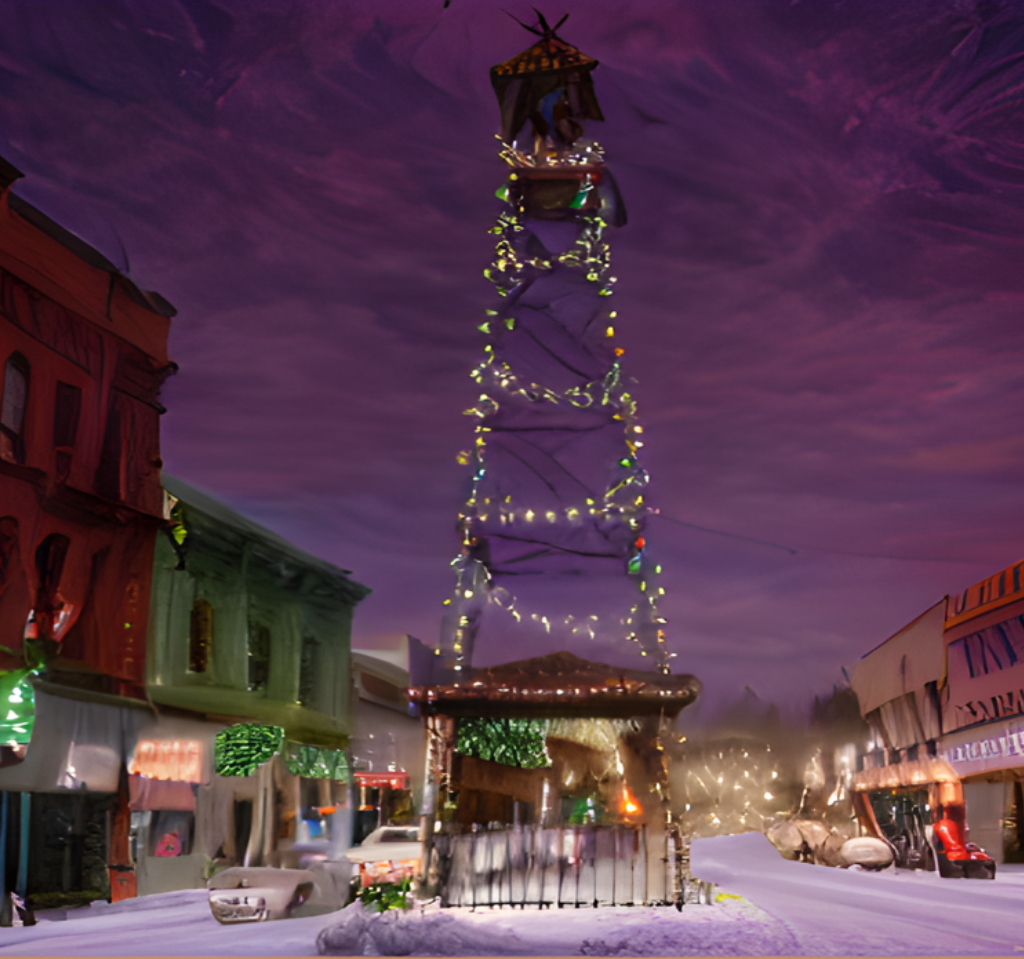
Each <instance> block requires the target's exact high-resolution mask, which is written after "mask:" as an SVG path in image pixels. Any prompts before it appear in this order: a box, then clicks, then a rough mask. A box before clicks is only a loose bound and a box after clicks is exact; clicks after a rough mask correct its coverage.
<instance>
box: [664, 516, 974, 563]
mask: <svg viewBox="0 0 1024 959" xmlns="http://www.w3.org/2000/svg"><path fill="white" fill-rule="evenodd" d="M652 515H653V516H655V517H656V518H658V519H664V520H668V522H670V523H675V524H676V525H678V526H686V527H688V528H689V529H697V530H700V531H701V532H702V533H711V534H712V535H714V536H725V537H728V538H729V539H739V540H743V541H744V542H745V543H756V544H757V545H758V546H767V547H769V548H771V549H781V550H782V551H783V552H786V553H789V554H790V555H791V556H797V555H798V554H800V553H828V554H830V555H832V556H853V557H856V558H857V559H891V560H896V561H898V562H902V563H955V564H958V565H961V566H991V565H992V564H991V563H990V562H989V561H988V560H980V559H948V558H945V557H936V556H889V555H887V554H884V553H857V552H853V551H852V550H845V549H826V548H825V547H823V546H801V547H799V548H797V547H794V546H785V545H783V544H782V543H773V542H771V541H770V540H766V539H755V538H754V537H753V536H741V535H740V534H739V533H729V532H726V531H725V530H722V529H712V528H711V527H710V526H698V525H697V524H696V523H688V522H686V520H682V519H676V518H675V517H674V516H666V515H665V514H664V513H652Z"/></svg>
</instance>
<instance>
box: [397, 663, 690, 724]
mask: <svg viewBox="0 0 1024 959" xmlns="http://www.w3.org/2000/svg"><path fill="white" fill-rule="evenodd" d="M700 688H701V685H700V680H698V679H697V678H696V677H695V676H691V675H689V674H687V673H681V674H674V675H667V676H666V675H663V674H662V673H657V672H645V671H641V670H632V669H622V668H620V667H617V666H607V665H605V664H604V663H595V662H591V661H590V660H586V659H581V658H580V657H579V656H575V655H574V654H572V653H569V652H565V651H563V652H558V653H550V654H548V655H547V656H536V657H533V658H532V659H522V660H519V661H517V662H513V663H504V664H502V665H500V666H489V667H486V668H482V669H476V670H473V671H472V673H470V674H469V675H468V676H467V677H466V678H465V679H460V681H459V682H451V683H435V684H432V685H430V686H414V687H412V688H411V689H410V690H409V697H410V699H411V700H412V701H413V702H415V703H418V704H420V706H421V708H422V709H424V710H425V711H429V712H432V713H440V714H442V715H448V716H534V717H538V718H540V717H559V716H592V717H627V716H643V715H652V714H655V715H656V714H658V713H665V714H667V715H670V716H674V715H675V714H677V713H678V712H679V711H680V710H681V709H683V707H685V706H689V705H690V704H691V703H692V702H693V701H694V700H695V699H696V698H697V695H698V693H699V692H700Z"/></svg>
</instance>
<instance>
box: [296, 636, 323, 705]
mask: <svg viewBox="0 0 1024 959" xmlns="http://www.w3.org/2000/svg"><path fill="white" fill-rule="evenodd" d="M319 647H320V642H319V640H318V639H317V638H316V637H315V636H312V635H310V634H309V633H305V634H304V635H303V637H302V653H301V655H300V658H299V696H298V699H299V702H300V703H301V704H302V705H303V706H310V707H312V706H314V700H315V699H316V674H317V669H318V667H319V665H320V662H319V661H320V656H319V654H318V652H317V651H318V649H319Z"/></svg>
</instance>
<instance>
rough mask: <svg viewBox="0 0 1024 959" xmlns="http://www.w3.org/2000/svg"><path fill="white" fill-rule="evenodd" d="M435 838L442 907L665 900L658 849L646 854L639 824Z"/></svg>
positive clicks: (506, 830)
mask: <svg viewBox="0 0 1024 959" xmlns="http://www.w3.org/2000/svg"><path fill="white" fill-rule="evenodd" d="M433 839H434V841H433V846H434V850H435V858H434V863H435V867H436V869H437V879H438V888H439V894H440V897H441V904H442V905H443V906H491V907H494V906H499V907H500V906H512V907H515V906H520V907H525V906H548V907H551V906H557V907H565V906H573V907H579V906H605V905H608V906H610V905H641V904H644V903H650V902H651V901H652V900H653V901H664V899H663V897H664V889H665V886H664V883H663V882H662V883H659V882H658V881H657V880H658V878H660V876H661V875H663V873H664V869H663V866H664V851H663V850H658V851H656V852H654V851H652V850H650V849H649V848H648V834H647V830H646V828H644V827H642V826H641V827H632V826H562V827H560V828H548V829H544V828H541V827H539V826H511V827H506V828H503V829H494V830H486V831H479V832H469V833H462V834H438V835H435V836H434V837H433ZM659 845H661V843H660V842H659ZM649 863H650V866H651V867H650V868H649ZM652 875H653V877H654V881H653V882H652ZM655 887H657V888H655Z"/></svg>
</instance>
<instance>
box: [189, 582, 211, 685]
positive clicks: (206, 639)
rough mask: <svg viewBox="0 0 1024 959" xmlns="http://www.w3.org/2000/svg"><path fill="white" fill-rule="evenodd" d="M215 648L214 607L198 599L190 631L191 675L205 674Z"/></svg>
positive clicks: (194, 607)
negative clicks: (211, 651) (211, 652)
mask: <svg viewBox="0 0 1024 959" xmlns="http://www.w3.org/2000/svg"><path fill="white" fill-rule="evenodd" d="M212 647H213V607H212V606H211V605H210V604H209V603H208V602H207V601H206V600H205V599H197V600H196V601H195V604H194V605H193V606H192V615H191V618H190V620H189V630H188V669H189V672H190V673H205V672H206V671H207V669H209V666H210V650H211V648H212Z"/></svg>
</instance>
